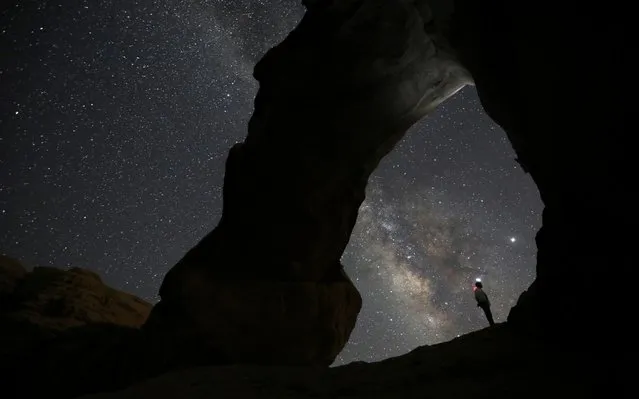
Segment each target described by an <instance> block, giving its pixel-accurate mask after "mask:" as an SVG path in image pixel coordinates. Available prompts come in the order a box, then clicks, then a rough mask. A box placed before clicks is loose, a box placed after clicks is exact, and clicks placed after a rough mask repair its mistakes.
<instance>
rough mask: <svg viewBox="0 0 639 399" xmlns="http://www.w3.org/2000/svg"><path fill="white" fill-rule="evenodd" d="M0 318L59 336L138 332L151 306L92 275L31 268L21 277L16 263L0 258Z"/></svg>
mask: <svg viewBox="0 0 639 399" xmlns="http://www.w3.org/2000/svg"><path fill="white" fill-rule="evenodd" d="M0 295H1V296H2V302H1V307H0V317H2V319H11V320H12V321H11V323H13V324H15V323H22V322H24V323H29V324H32V325H37V326H39V327H41V328H43V329H49V330H54V331H62V330H66V329H69V328H72V327H78V326H83V325H87V324H91V323H110V324H115V325H121V326H127V327H140V326H141V325H142V324H143V323H144V322H145V321H146V319H147V317H148V315H149V313H150V311H151V304H150V303H148V302H146V301H144V300H142V299H140V298H138V297H136V296H134V295H131V294H127V293H125V292H121V291H118V290H115V289H113V288H111V287H109V286H107V285H105V284H104V283H103V282H102V279H100V276H98V275H97V274H96V273H95V272H92V271H90V270H87V269H81V268H71V269H69V270H61V269H57V268H54V267H35V268H33V270H32V271H31V272H27V271H26V270H25V269H24V267H23V266H22V265H21V264H20V263H19V262H18V261H15V260H13V259H10V258H8V257H5V256H2V257H0Z"/></svg>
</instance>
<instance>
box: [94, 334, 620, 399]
mask: <svg viewBox="0 0 639 399" xmlns="http://www.w3.org/2000/svg"><path fill="white" fill-rule="evenodd" d="M579 359H580V358H579V357H578V356H575V355H571V356H567V355H566V354H564V355H559V354H558V353H554V354H553V353H549V352H548V351H547V348H545V347H543V346H542V345H540V344H539V343H538V342H537V341H534V340H529V339H525V338H522V337H521V336H517V335H515V334H513V333H512V331H510V329H509V328H508V327H507V326H506V325H497V326H496V327H494V328H488V329H485V330H481V331H478V332H475V333H472V334H468V335H465V336H463V337H461V338H458V339H455V340H453V341H450V342H447V343H444V344H440V345H434V346H430V347H421V348H417V349H415V350H414V351H412V352H410V353H408V354H406V355H403V356H399V357H396V358H392V359H388V360H385V361H382V362H378V363H364V362H357V363H352V364H349V365H345V366H340V367H335V368H330V369H325V368H312V367H284V366H270V367H260V366H243V365H235V366H220V367H199V368H193V369H189V370H182V371H176V372H171V373H167V374H164V375H162V376H159V377H157V378H153V379H150V380H147V381H144V382H141V383H139V384H136V385H134V386H132V387H129V388H127V389H124V390H122V391H118V392H113V393H103V394H98V395H90V396H86V397H83V399H134V398H136V399H137V398H153V399H174V398H181V399H196V398H237V399H249V398H250V399H252V398H273V399H275V398H300V399H302V398H362V399H363V398H388V399H391V398H415V399H417V398H420V399H421V398H433V399H439V398H442V399H443V398H465V397H472V398H540V397H542V398H543V397H544V396H545V395H552V396H550V397H563V398H584V397H591V396H590V395H591V391H590V387H589V386H588V385H586V384H584V383H583V379H582V378H583V374H581V371H582V370H581V369H580V368H579V367H578V360H579ZM614 392H616V391H615V389H614V387H611V388H610V391H609V393H611V394H612V393H614ZM616 393H619V392H616Z"/></svg>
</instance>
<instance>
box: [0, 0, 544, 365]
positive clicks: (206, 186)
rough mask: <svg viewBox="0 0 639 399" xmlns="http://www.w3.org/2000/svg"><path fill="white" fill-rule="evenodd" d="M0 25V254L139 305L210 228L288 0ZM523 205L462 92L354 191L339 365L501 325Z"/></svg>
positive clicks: (500, 145)
mask: <svg viewBox="0 0 639 399" xmlns="http://www.w3.org/2000/svg"><path fill="white" fill-rule="evenodd" d="M1 10H2V11H1V14H0V54H2V57H0V252H2V253H5V254H6V255H9V256H12V257H15V258H18V259H21V260H23V261H24V262H25V263H26V264H28V265H54V266H58V267H67V266H72V265H73V266H81V267H87V268H90V269H93V270H95V271H97V272H99V273H100V274H101V275H102V276H103V277H104V279H105V281H106V282H107V283H109V284H111V285H113V286H115V287H116V288H120V289H123V290H126V291H129V292H132V293H134V294H136V295H139V296H142V297H144V298H146V299H148V300H151V301H155V300H157V296H156V295H157V290H158V288H159V284H160V283H161V280H162V277H163V275H164V274H165V273H166V271H167V270H168V269H169V268H170V267H171V266H172V265H173V264H175V262H177V261H178V260H179V259H180V257H181V256H182V255H183V254H184V253H185V252H186V251H187V250H188V249H189V248H190V247H192V246H193V245H194V244H195V243H196V242H197V241H198V240H199V239H200V238H202V237H203V236H204V235H205V234H206V233H207V232H208V231H210V230H211V229H212V228H213V227H214V226H215V225H216V223H217V221H218V220H219V217H220V211H221V188H222V178H223V170H224V169H223V166H224V160H225V158H226V153H227V151H228V149H229V148H230V146H231V145H233V144H234V143H235V142H238V141H241V140H242V139H243V137H244V136H245V134H246V124H247V122H248V118H249V117H250V114H251V111H252V101H253V97H254V95H255V93H256V91H257V88H258V87H257V84H256V82H255V81H254V80H253V78H252V76H251V73H252V68H253V65H254V64H255V62H256V61H257V60H258V59H259V58H260V57H261V56H262V55H263V54H264V52H265V51H266V50H267V49H268V48H269V47H271V46H273V45H275V44H277V43H278V42H279V41H281V40H282V39H283V38H284V37H285V36H286V34H287V32H288V31H290V30H291V29H292V28H293V27H294V26H295V24H296V23H297V22H298V21H299V19H300V18H301V16H302V15H303V8H302V6H301V4H300V2H299V1H296V0H272V1H265V0H263V1H256V0H242V1H240V0H235V1H231V0H224V1H222V0H220V1H194V0H193V1H184V0H182V1H177V0H168V1H152V0H137V1H130V0H129V1H125V0H105V1H101V2H90V1H87V0H71V1H65V2H53V1H33V2H23V1H14V2H13V3H12V4H11V5H8V6H3V8H2V9H1ZM540 212H541V201H540V199H539V195H538V193H537V190H536V188H535V187H534V184H533V182H532V181H531V179H530V178H529V176H527V175H525V174H524V172H523V171H522V170H521V169H520V168H519V167H518V165H517V164H516V163H515V162H514V153H513V151H512V149H511V147H510V144H509V143H508V141H507V139H506V137H505V134H504V133H503V132H502V131H501V130H500V129H499V128H498V127H497V126H496V125H494V123H492V122H491V121H490V119H489V118H488V117H487V116H486V115H484V114H483V113H482V110H481V107H480V105H479V101H478V99H477V95H476V92H475V90H474V88H472V87H468V88H465V89H463V90H462V91H460V92H459V93H458V94H457V95H456V96H455V97H453V98H452V99H450V100H448V101H447V102H446V103H444V104H443V105H442V106H440V108H439V109H437V110H436V111H435V112H434V113H433V114H432V115H430V116H429V117H427V118H426V119H424V120H423V121H421V122H420V123H419V124H417V125H416V126H414V127H413V128H412V129H411V131H410V132H409V133H408V134H407V136H406V138H405V139H404V140H403V141H402V142H401V143H400V144H399V146H398V148H397V149H396V150H395V151H394V152H393V153H391V154H390V155H389V156H388V157H387V158H385V159H384V160H383V162H382V164H381V165H380V166H379V168H378V170H377V171H376V172H375V174H374V176H373V177H372V179H371V181H370V183H369V187H368V197H367V199H366V201H365V203H364V204H363V206H362V209H361V213H360V216H359V220H358V224H357V226H356V228H355V231H354V233H353V237H352V238H351V242H350V244H349V247H348V248H347V250H346V252H345V254H344V257H343V263H344V264H345V266H346V268H347V272H348V273H349V275H350V276H351V277H352V278H353V281H354V282H355V284H356V285H357V287H358V288H359V290H360V292H361V293H362V296H363V298H364V307H363V309H362V313H361V314H360V318H359V320H358V324H357V326H356V328H355V331H354V332H353V335H352V337H351V341H350V342H349V344H348V345H347V347H346V348H345V350H344V352H343V353H342V354H341V355H340V358H339V359H338V362H337V363H344V362H348V361H352V360H379V359H382V358H385V357H388V356H393V355H397V354H401V353H404V352H406V351H409V350H411V349H413V348H414V347H416V346H418V345H424V344H433V343H436V342H440V341H443V340H446V339H450V338H452V337H454V336H456V335H459V334H463V333H465V332H468V331H471V330H474V329H477V328H481V327H483V326H484V325H486V322H485V320H484V319H482V317H483V316H482V315H481V314H480V312H478V310H477V309H476V308H475V305H474V301H473V299H472V290H471V289H470V285H471V284H472V282H473V281H474V280H475V278H477V277H481V278H482V279H483V281H484V285H485V288H486V291H487V293H488V294H489V296H490V298H491V302H492V303H493V308H494V309H493V312H494V313H495V315H496V318H497V321H503V320H504V319H505V317H506V315H507V312H508V309H509V308H510V307H511V306H512V305H513V303H514V301H516V299H517V296H518V295H519V293H521V291H522V290H523V289H525V288H526V287H527V286H528V285H529V284H530V282H532V280H533V278H534V263H535V258H534V257H535V244H534V234H535V232H536V230H537V229H538V227H539V224H540Z"/></svg>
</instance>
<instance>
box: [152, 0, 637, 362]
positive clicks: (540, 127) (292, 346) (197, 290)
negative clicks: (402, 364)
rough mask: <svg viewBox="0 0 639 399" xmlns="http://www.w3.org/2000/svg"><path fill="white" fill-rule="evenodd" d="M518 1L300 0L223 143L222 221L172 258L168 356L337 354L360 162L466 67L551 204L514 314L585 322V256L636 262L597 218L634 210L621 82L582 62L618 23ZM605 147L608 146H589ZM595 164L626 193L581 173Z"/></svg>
mask: <svg viewBox="0 0 639 399" xmlns="http://www.w3.org/2000/svg"><path fill="white" fill-rule="evenodd" d="M453 3H454V10H453V7H452V6H453ZM511 3H516V2H508V1H506V0H503V1H492V2H478V1H472V0H457V1H454V2H451V1H444V0H438V1H424V0H397V1H384V0H342V1H331V0H314V1H311V0H307V1H305V4H306V6H307V9H308V11H307V13H306V15H305V16H304V18H303V20H302V21H301V23H300V24H299V25H298V27H297V28H296V29H295V30H294V31H293V32H291V34H290V35H289V36H288V37H287V38H286V39H285V40H284V41H283V42H282V43H281V44H280V45H278V46H277V47H275V48H273V49H271V50H270V51H269V52H268V53H267V54H266V55H265V57H264V58H263V59H262V60H261V61H260V62H259V63H258V65H257V66H256V68H255V73H254V75H255V77H256V79H257V80H258V81H259V82H260V90H259V92H258V95H257V97H256V99H255V112H254V114H253V117H252V118H251V121H250V123H249V132H248V135H247V137H246V140H245V141H244V142H243V143H241V144H237V145H236V146H234V147H233V148H232V149H231V151H230V153H229V156H228V159H227V164H226V173H225V180H224V210H223V216H222V218H221V220H220V222H219V225H218V226H217V227H216V228H215V229H214V230H213V231H212V232H211V233H210V234H209V235H207V236H206V237H205V238H204V239H203V240H202V241H201V242H200V243H199V244H198V245H197V246H196V247H194V248H193V249H192V250H190V251H189V252H188V253H187V254H186V256H185V257H184V258H183V259H182V260H181V261H180V262H179V263H178V264H177V265H176V266H175V267H174V268H173V269H171V271H170V272H169V273H168V274H167V276H166V278H165V280H164V283H163V285H162V287H161V290H160V295H161V298H162V299H161V301H160V303H159V304H158V305H156V307H155V308H154V310H153V312H152V314H151V317H150V318H149V321H148V322H147V324H146V326H145V329H146V331H147V332H149V333H150V334H151V335H150V336H152V337H155V338H154V339H160V340H168V341H169V343H170V347H172V348H174V352H175V353H179V354H180V356H179V359H177V360H175V359H174V360H173V361H176V362H189V363H193V362H198V361H201V362H206V363H213V362H231V363H266V364H269V363H270V364H272V363H279V364H317V365H328V364H330V363H331V362H332V361H333V360H334V358H335V356H336V355H337V354H338V353H339V351H340V350H341V349H342V347H343V346H344V344H345V343H346V341H347V340H348V337H349V335H350V332H351V330H352V329H353V327H354V325H355V320H356V318H357V314H358V312H359V309H360V307H361V297H360V296H359V293H358V292H357V290H356V289H355V287H354V286H353V284H352V283H351V282H350V281H349V279H348V277H347V276H346V275H345V273H344V271H343V268H342V265H341V264H340V257H341V255H342V252H343V250H344V248H345V247H346V245H347V243H348V240H349V237H350V234H351V231H352V229H353V226H354V224H355V220H356V217H357V211H358V208H359V206H360V204H361V202H362V201H363V199H364V190H365V186H366V183H367V179H368V177H369V175H370V174H371V172H372V171H373V170H374V168H375V167H376V166H377V164H378V162H379V161H380V159H381V158H382V157H383V156H384V155H385V154H387V153H388V152H389V151H390V150H391V149H392V148H393V146H394V145H395V144H396V143H397V141H398V140H399V139H400V138H401V137H402V135H403V134H404V133H405V132H406V130H407V129H408V128H409V127H410V126H411V125H412V124H413V123H415V122H416V121H417V120H419V119H420V118H422V117H423V116H424V115H426V114H427V113H428V112H429V111H430V110H431V109H433V108H434V107H436V106H437V105H438V104H439V103H440V102H441V101H444V100H445V99H446V98H447V97H448V96H450V95H452V94H453V93H454V92H455V91H456V90H458V89H460V88H461V87H463V86H464V85H465V84H468V83H470V82H471V78H470V76H471V75H472V77H473V79H474V81H475V83H476V85H477V88H478V92H479V94H480V99H481V101H482V104H483V105H484V107H485V109H486V111H487V113H488V114H489V115H490V116H491V117H492V118H493V119H494V120H495V121H496V122H497V123H499V124H500V125H501V126H502V127H503V128H504V129H505V130H506V132H507V134H508V136H509V139H510V140H511V142H512V143H513V146H514V148H515V150H516V152H517V155H518V160H519V162H520V163H521V164H522V166H523V167H524V168H525V169H526V170H527V171H528V172H529V173H530V174H531V175H532V177H533V179H534V180H535V181H536V183H537V185H538V187H539V189H540V191H541V195H542V199H543V201H544V203H545V206H546V209H545V211H544V221H543V222H544V227H543V228H542V231H541V232H540V233H539V235H538V238H537V242H538V248H539V259H538V277H537V280H536V282H535V283H534V284H533V286H532V287H531V289H530V290H529V291H528V292H527V293H526V294H525V295H523V296H522V298H521V299H520V302H519V303H518V305H517V306H516V307H515V308H514V310H513V312H511V316H510V318H509V324H511V325H513V326H520V327H521V326H524V327H526V330H527V331H533V332H535V333H538V334H542V335H543V336H546V335H544V334H545V333H547V332H548V331H549V329H548V328H547V327H548V326H552V331H553V336H558V337H559V336H562V334H563V335H564V336H569V335H572V334H574V333H575V331H577V330H579V329H580V328H582V327H583V326H584V320H588V319H587V318H588V311H586V310H584V306H583V305H584V304H583V295H582V294H581V291H582V289H583V286H584V284H587V282H588V278H589V277H590V276H589V274H590V273H592V272H593V271H595V270H596V268H597V265H598V264H599V265H600V264H602V262H608V261H610V262H617V263H620V264H621V265H629V264H630V263H629V261H630V259H629V258H628V257H627V255H624V254H623V253H614V254H611V252H610V248H614V246H615V245H616V244H617V243H618V241H616V239H612V238H611V237H608V236H606V237H602V235H600V234H599V235H596V234H592V233H591V231H592V230H593V227H594V228H595V229H608V230H609V229H625V228H626V227H627V226H628V224H629V223H630V220H623V219H622V218H620V216H621V215H620V214H619V211H620V210H621V209H630V205H631V204H630V202H629V199H627V198H629V197H625V198H624V195H625V194H628V188H627V186H625V185H624V184H623V182H622V183H621V184H617V183H615V180H613V179H611V176H614V175H617V176H620V178H621V179H623V178H630V174H628V173H630V170H631V169H630V168H629V165H630V164H629V158H624V157H623V156H622V157H612V156H610V155H608V154H610V153H612V152H614V151H617V153H619V152H621V153H622V154H623V152H624V151H627V147H624V146H623V145H622V143H624V138H623V137H624V136H623V131H622V129H623V126H624V123H623V116H622V114H621V113H620V112H621V111H620V109H619V108H615V107H614V106H613V105H611V103H612V102H608V103H602V102H598V101H596V100H597V98H598V96H603V98H606V99H608V98H614V97H615V95H617V94H618V93H617V92H616V90H617V91H618V87H615V85H611V84H609V82H607V81H602V80H595V81H592V80H590V81H589V80H588V77H589V76H590V75H591V74H592V73H601V71H613V70H614V66H615V60H616V59H617V58H618V59H621V58H622V57H623V56H624V54H625V53H624V50H623V48H621V47H619V46H617V47H615V46H616V44H615V43H614V41H613V42H612V43H606V46H607V48H608V49H609V50H610V51H613V53H614V55H613V56H612V57H611V58H606V57H588V55H589V51H591V50H592V48H591V45H592V43H599V42H601V43H604V42H605V41H606V40H609V39H610V38H612V37H615V35H616V34H618V33H619V32H615V31H614V29H612V30H609V31H606V30H604V31H603V32H599V35H598V36H596V37H593V36H590V37H589V40H590V42H589V43H585V42H584V41H583V40H581V41H580V40H579V39H580V37H579V35H578V34H577V31H579V32H580V33H582V34H583V32H594V31H595V29H594V28H593V26H592V24H591V21H589V20H587V19H584V20H583V21H582V20H580V21H577V22H574V21H571V23H573V25H574V26H576V27H578V28H580V30H579V29H577V31H573V30H571V31H569V32H564V30H563V25H562V24H563V23H564V21H565V19H564V18H568V17H569V16H570V15H571V12H572V11H571V10H570V9H568V8H566V9H565V10H564V9H561V7H560V6H556V7H555V6H553V11H552V13H544V11H543V10H541V11H539V12H536V13H534V12H531V11H530V10H526V9H523V10H520V9H517V7H519V6H518V5H516V4H511ZM520 8H521V7H520ZM620 29H621V28H620ZM615 57H617V58H615ZM549 60H552V61H549ZM462 65H463V66H462ZM595 71H599V72H595ZM584 82H588V83H587V84H585V83H584ZM558 87H564V91H563V92H561V93H560V94H557V95H554V93H556V91H557V88H558ZM599 98H601V97H599ZM584 115H588V119H587V120H586V119H585V118H584V117H583V116H584ZM603 131H606V132H608V134H606V135H602V133H601V132H603ZM625 140H627V139H625ZM597 155H600V156H603V157H605V159H606V162H607V163H606V164H605V165H602V164H600V163H593V162H592V159H593V157H594V156H597ZM624 168H625V169H624ZM593 179H594V181H596V182H597V183H595V184H599V185H603V186H605V187H606V190H608V191H609V193H612V194H614V196H615V197H616V198H618V199H619V201H621V202H620V203H619V207H612V206H611V205H612V204H611V202H610V200H607V199H606V196H605V195H603V194H601V192H599V191H596V190H594V189H590V188H589V185H590V184H592V182H593ZM612 194H611V195H612ZM622 239H624V240H625V239H626V238H622ZM628 243H629V242H628ZM628 243H626V244H628ZM585 248H588V250H587V252H586V251H584V249H585ZM578 267H582V268H583V270H585V271H586V273H584V274H583V275H582V274H577V275H576V274H575V269H576V268H578ZM620 267H622V268H623V267H627V266H620ZM624 270H625V269H624ZM604 280H605V282H606V283H607V284H614V283H615V282H616V280H615V279H614V278H613V277H612V276H610V275H608V276H606V277H605V279H604ZM575 281H576V282H575ZM606 289H607V288H606ZM606 292H607V291H606ZM589 305H590V306H591V307H592V306H600V305H598V304H597V303H595V304H592V303H591V304H589ZM602 305H603V304H602ZM590 310H592V308H591V309H590ZM592 333H594V332H592ZM589 334H590V332H589ZM582 335H583V334H582ZM198 359H199V360H198Z"/></svg>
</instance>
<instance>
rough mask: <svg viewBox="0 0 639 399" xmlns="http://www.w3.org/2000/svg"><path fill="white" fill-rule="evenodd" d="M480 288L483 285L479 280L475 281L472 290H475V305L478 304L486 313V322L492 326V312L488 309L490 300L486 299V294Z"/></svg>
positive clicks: (493, 323)
mask: <svg viewBox="0 0 639 399" xmlns="http://www.w3.org/2000/svg"><path fill="white" fill-rule="evenodd" d="M482 288H484V286H483V284H482V283H481V281H476V282H475V286H474V287H473V291H475V300H476V301H477V306H479V307H480V308H481V309H482V310H483V311H484V313H485V314H486V318H487V319H488V324H490V325H491V326H494V325H495V321H494V320H493V312H491V311H490V301H489V300H488V295H486V293H485V292H484V290H483V289H482Z"/></svg>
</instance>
